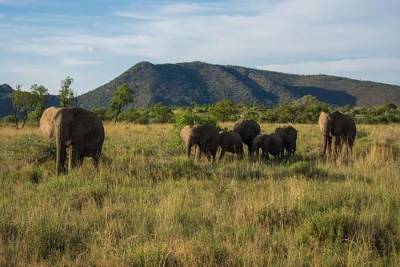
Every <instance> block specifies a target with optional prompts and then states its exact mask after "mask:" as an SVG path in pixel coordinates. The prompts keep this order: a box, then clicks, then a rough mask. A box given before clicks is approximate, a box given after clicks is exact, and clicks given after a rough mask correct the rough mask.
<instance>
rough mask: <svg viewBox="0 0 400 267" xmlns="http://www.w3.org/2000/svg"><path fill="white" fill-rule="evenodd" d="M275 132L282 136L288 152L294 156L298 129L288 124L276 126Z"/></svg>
mask: <svg viewBox="0 0 400 267" xmlns="http://www.w3.org/2000/svg"><path fill="white" fill-rule="evenodd" d="M275 133H276V134H278V135H279V136H280V137H281V138H282V141H283V147H284V148H285V150H286V152H287V154H288V155H291V156H293V155H294V153H295V152H296V143H297V130H296V129H295V128H293V127H292V126H290V125H288V126H283V127H278V128H276V129H275Z"/></svg>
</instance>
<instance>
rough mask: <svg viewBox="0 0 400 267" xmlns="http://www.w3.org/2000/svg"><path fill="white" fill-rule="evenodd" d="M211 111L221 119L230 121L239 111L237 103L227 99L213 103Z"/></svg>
mask: <svg viewBox="0 0 400 267" xmlns="http://www.w3.org/2000/svg"><path fill="white" fill-rule="evenodd" d="M210 112H211V114H212V115H214V117H215V118H216V119H217V120H219V121H228V120H230V119H232V117H233V116H234V115H236V113H237V112H236V108H235V105H234V104H233V103H232V101H230V100H227V99H225V100H222V101H219V102H217V103H215V104H214V105H212V106H211V107H210ZM233 120H234V119H233Z"/></svg>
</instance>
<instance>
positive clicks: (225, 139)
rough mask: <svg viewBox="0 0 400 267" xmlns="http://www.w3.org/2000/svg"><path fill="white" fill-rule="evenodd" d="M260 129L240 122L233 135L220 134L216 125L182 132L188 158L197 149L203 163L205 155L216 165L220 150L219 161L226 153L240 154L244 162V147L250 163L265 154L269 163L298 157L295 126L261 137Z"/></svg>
mask: <svg viewBox="0 0 400 267" xmlns="http://www.w3.org/2000/svg"><path fill="white" fill-rule="evenodd" d="M260 133H261V128H260V125H259V124H258V123H257V122H256V121H255V120H251V119H250V120H239V121H237V122H236V123H235V125H234V126H233V130H231V131H218V128H217V127H216V126H214V125H213V124H204V125H199V126H197V127H194V128H191V127H190V126H185V127H183V129H182V130H181V133H180V135H181V138H182V141H183V143H184V144H185V146H186V149H187V150H186V151H187V156H188V157H190V153H191V149H192V147H193V146H194V147H195V159H197V160H199V159H200V158H201V155H202V154H204V155H205V156H206V157H207V158H208V159H209V160H211V159H212V161H213V162H215V160H216V154H217V151H218V149H219V148H220V149H221V153H220V156H219V160H221V159H222V158H223V157H224V155H225V153H226V152H230V153H233V154H236V155H237V156H238V158H239V159H242V158H243V144H245V145H246V146H247V147H248V153H249V159H251V158H253V157H254V154H256V156H257V157H258V155H259V151H260V149H261V151H262V158H263V159H268V158H269V155H272V156H274V157H275V158H281V157H283V156H284V151H285V150H286V151H287V154H288V155H294V152H295V151H296V142H297V130H296V129H295V128H293V127H292V126H284V127H279V128H277V129H276V130H275V132H274V133H272V134H260Z"/></svg>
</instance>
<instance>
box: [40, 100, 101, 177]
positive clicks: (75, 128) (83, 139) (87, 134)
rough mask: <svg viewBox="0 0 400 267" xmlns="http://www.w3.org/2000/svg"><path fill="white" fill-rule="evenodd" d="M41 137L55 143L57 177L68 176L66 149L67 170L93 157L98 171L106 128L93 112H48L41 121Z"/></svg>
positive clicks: (49, 110) (80, 109)
mask: <svg viewBox="0 0 400 267" xmlns="http://www.w3.org/2000/svg"><path fill="white" fill-rule="evenodd" d="M40 129H41V131H42V134H43V135H44V136H46V137H48V138H54V137H55V139H56V148H57V159H56V172H57V175H58V174H60V173H62V172H65V160H66V156H67V155H66V154H67V153H66V149H68V170H69V171H71V169H72V168H73V167H75V166H80V165H81V164H82V162H83V159H84V157H92V158H93V163H94V165H95V167H96V168H97V166H98V163H99V159H100V156H101V151H102V146H103V142H104V127H103V123H102V122H101V120H100V119H99V118H98V117H97V115H96V114H95V113H93V112H90V111H87V110H85V109H82V108H55V107H50V108H48V109H46V110H45V111H44V113H43V115H42V117H41V119H40Z"/></svg>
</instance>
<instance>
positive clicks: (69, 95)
mask: <svg viewBox="0 0 400 267" xmlns="http://www.w3.org/2000/svg"><path fill="white" fill-rule="evenodd" d="M73 82H74V79H72V78H71V77H69V76H67V78H65V79H64V80H62V81H61V89H60V92H59V93H60V95H59V96H60V106H62V107H69V106H71V104H73V100H74V91H73V90H72V88H71V84H72V83H73Z"/></svg>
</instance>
